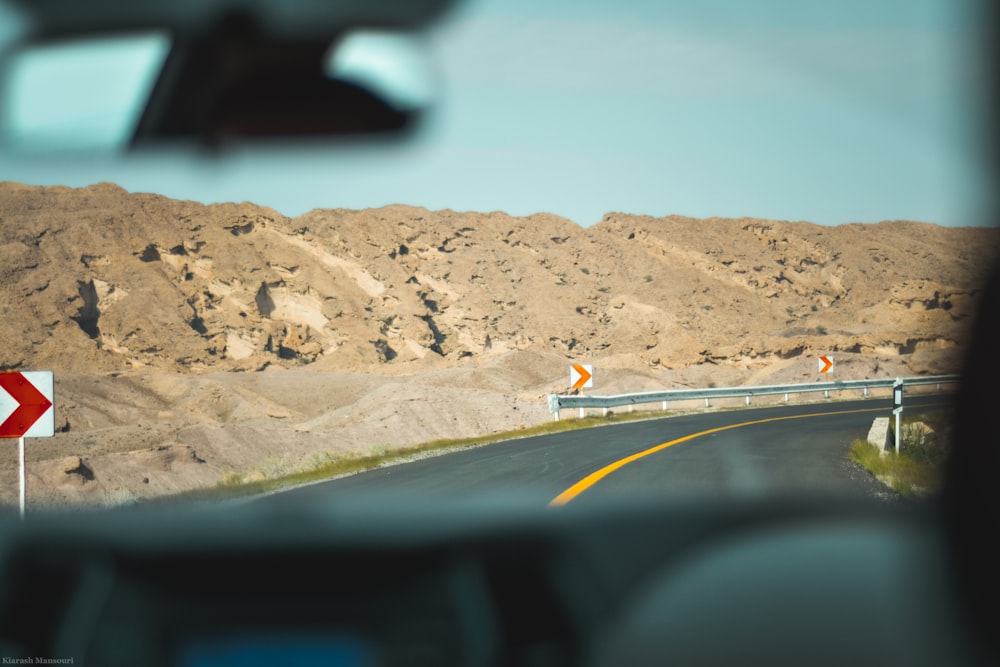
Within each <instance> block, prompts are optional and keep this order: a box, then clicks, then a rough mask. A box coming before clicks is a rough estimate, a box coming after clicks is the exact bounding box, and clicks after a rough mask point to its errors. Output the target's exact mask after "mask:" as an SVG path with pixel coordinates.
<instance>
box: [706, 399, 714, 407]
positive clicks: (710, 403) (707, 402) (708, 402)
mask: <svg viewBox="0 0 1000 667" xmlns="http://www.w3.org/2000/svg"><path fill="white" fill-rule="evenodd" d="M705 407H706V408H710V407H712V402H711V401H710V400H709V399H707V398H706V399H705Z"/></svg>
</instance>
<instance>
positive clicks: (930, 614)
mask: <svg viewBox="0 0 1000 667" xmlns="http://www.w3.org/2000/svg"><path fill="white" fill-rule="evenodd" d="M383 500H384V499H383ZM581 505H582V503H581ZM939 525H940V524H939V519H938V512H937V510H936V509H935V508H934V507H933V506H924V505H916V506H909V505H907V506H900V507H886V506H878V505H872V504H869V503H855V502H847V503H836V502H834V503H831V502H825V501H824V502H820V501H813V500H809V499H803V500H799V501H796V502H791V501H784V502H781V503H777V502H747V503H744V504H740V505H739V506H734V505H733V503H731V502H730V503H726V504H722V503H717V502H702V503H697V504H691V505H684V506H679V505H678V504H677V503H673V504H670V505H660V504H656V503H642V504H638V503H622V504H620V505H612V506H601V507H597V508H594V507H586V506H584V507H580V508H574V507H572V506H569V507H565V508H560V509H550V510H541V509H538V508H529V507H526V506H524V505H523V504H522V503H517V504H511V503H504V502H499V501H498V502H490V503H476V502H467V503H464V504H456V503H453V504H451V505H448V506H445V505H422V504H414V503H412V502H411V503H408V504H393V503H389V502H379V501H376V500H375V499H374V498H369V499H367V500H364V499H362V500H361V501H359V503H358V504H357V505H355V504H353V503H352V504H350V505H344V504H340V505H339V506H338V507H337V508H335V509H332V510H331V509H322V510H320V509H318V508H291V507H286V506H284V505H280V504H278V505H277V506H273V507H272V506H270V505H264V504H260V503H248V504H246V505H244V506H241V507H237V508H227V509H219V508H214V509H192V508H183V509H180V508H169V509H168V508H145V507H139V508H135V509H132V510H116V511H110V512H105V513H100V514H81V513H77V514H74V515H52V516H46V515H40V516H29V517H28V521H26V522H25V523H24V524H23V525H20V524H18V523H10V524H6V525H5V526H4V529H3V531H2V533H0V534H2V536H3V537H2V545H3V551H2V557H0V565H2V575H3V579H2V587H0V655H2V656H3V657H7V658H11V659H12V660H22V661H23V660H25V659H32V660H35V663H33V664H43V663H40V662H39V661H38V660H39V659H40V658H43V657H44V658H46V659H48V660H51V661H63V662H61V663H59V662H51V663H50V664H77V665H79V664H86V665H138V664H142V665H151V666H156V665H163V666H165V667H166V666H170V667H196V666H197V667H200V666H202V665H263V664H283V665H297V664H310V665H316V664H323V665H344V666H353V665H371V666H381V665H613V664H636V665H639V664H724V663H725V664H731V663H733V662H741V663H743V664H747V663H750V664H757V663H760V664H765V663H766V664H792V663H795V664H802V663H803V662H807V663H809V664H845V663H847V662H848V661H850V662H852V663H855V664H910V665H919V664H928V665H929V664H978V662H979V661H978V655H977V654H976V653H975V652H974V651H973V649H972V647H971V643H970V640H969V637H967V636H966V635H965V633H964V630H963V627H962V624H961V621H960V619H961V616H962V615H961V613H960V610H959V609H958V607H957V605H958V600H957V598H956V597H955V595H954V593H953V584H952V581H951V575H950V572H951V570H952V560H951V556H950V555H949V552H948V549H947V544H946V542H945V540H944V533H943V531H941V530H940V529H939ZM67 660H68V661H70V662H66V661H67ZM11 664H17V663H11ZM21 664H26V663H23V662H22V663H21Z"/></svg>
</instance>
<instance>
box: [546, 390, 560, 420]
mask: <svg viewBox="0 0 1000 667" xmlns="http://www.w3.org/2000/svg"><path fill="white" fill-rule="evenodd" d="M548 399H549V412H551V413H552V416H553V417H555V418H556V421H559V396H558V395H557V394H549V396H548Z"/></svg>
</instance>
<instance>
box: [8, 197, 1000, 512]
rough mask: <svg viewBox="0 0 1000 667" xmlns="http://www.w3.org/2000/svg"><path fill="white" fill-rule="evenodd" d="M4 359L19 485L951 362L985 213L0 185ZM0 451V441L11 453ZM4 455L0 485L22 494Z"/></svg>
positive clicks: (117, 491) (101, 493)
mask: <svg viewBox="0 0 1000 667" xmlns="http://www.w3.org/2000/svg"><path fill="white" fill-rule="evenodd" d="M0 229H2V235H0V300H2V303H3V317H2V318H0V337H2V340H3V341H4V345H3V346H2V348H0V369H3V370H12V369H18V370H22V369H34V370H48V369H51V370H53V371H55V373H56V391H57V399H58V400H57V414H56V419H57V424H58V425H59V426H60V428H61V429H62V430H61V432H60V433H58V434H57V435H56V437H54V438H51V439H47V440H41V439H38V440H35V441H32V443H31V449H30V453H29V461H31V464H30V465H29V489H30V490H29V499H30V498H31V497H32V496H31V494H32V493H34V494H35V496H36V498H37V500H38V502H42V501H48V500H69V501H74V502H75V501H78V500H82V501H88V502H90V501H100V499H102V498H107V497H109V496H114V497H119V496H143V495H157V494H161V493H167V492H170V491H173V490H177V489H184V488H191V487H192V486H197V485H203V484H213V483H215V482H217V481H218V480H219V479H220V478H221V477H222V476H223V475H225V474H226V473H228V472H232V471H237V470H247V469H250V468H253V467H259V466H261V465H263V464H268V465H272V466H275V467H281V466H284V467H290V468H294V467H295V466H296V465H298V464H299V463H301V462H302V461H304V460H307V459H308V458H309V457H313V456H316V455H320V454H324V455H325V454H339V453H346V452H363V451H368V450H369V449H370V448H373V447H374V448H390V447H394V446H400V445H406V444H412V443H414V442H419V441H422V440H429V439H433V438H439V437H456V436H465V435H473V434H479V433H484V432H490V431H494V430H501V429H507V428H516V427H517V426H518V425H520V424H532V423H537V422H539V421H541V420H543V419H547V418H548V416H547V413H546V411H545V402H544V395H545V394H546V393H548V392H551V391H562V390H564V389H565V388H566V384H567V380H568V372H567V363H568V362H569V361H576V362H584V363H592V364H594V366H595V369H596V370H597V377H596V380H597V385H596V386H595V388H594V390H593V393H595V394H600V393H616V392H620V391H634V390H642V389H652V388H659V387H665V386H666V387H669V386H691V385H699V384H702V385H703V384H709V383H715V384H717V385H720V386H721V385H726V384H742V383H753V384H759V383H764V382H768V381H772V380H773V381H778V380H782V381H785V380H790V381H810V380H815V379H816V362H815V357H816V356H817V355H819V354H834V355H836V356H837V369H836V372H837V374H838V375H837V376H836V377H838V378H841V379H848V378H854V377H877V376H883V375H884V376H886V377H891V376H893V375H897V374H907V375H909V374H917V373H928V372H929V373H941V372H953V371H955V370H956V369H957V362H958V358H959V356H960V352H961V349H962V344H963V341H964V335H965V331H966V327H967V325H968V323H969V318H970V317H971V315H972V314H973V312H974V307H975V302H976V293H977V290H978V288H979V287H980V285H981V284H982V281H983V279H984V276H985V272H986V270H987V269H988V268H989V266H990V262H991V260H992V259H993V258H994V257H995V256H996V252H997V250H998V248H1000V243H998V242H1000V235H998V233H997V230H994V229H982V228H944V227H938V226H935V225H930V224H924V223H915V222H904V221H897V222H883V223H879V224H873V225H863V224H851V225H842V226H838V227H821V226H817V225H813V224H809V223H806V222H779V221H766V220H753V219H739V220H733V219H714V218H713V219H707V220H697V219H690V218H683V217H677V216H671V217H667V218H650V217H646V216H634V215H626V214H618V213H611V214H608V215H606V216H605V217H604V219H603V220H602V221H601V222H600V223H598V224H597V225H594V226H593V227H590V228H586V229H584V228H581V227H579V226H577V225H576V224H574V223H572V222H570V221H567V220H564V219H561V218H558V217H556V216H552V215H545V214H539V215H534V216H530V217H526V218H515V217H511V216H508V215H506V214H504V213H499V212H493V213H471V212H455V211H449V210H443V211H428V210H425V209H421V208H413V207H407V206H390V207H385V208H380V209H372V210H365V211H352V210H343V209H324V210H315V211H312V212H310V213H307V214H305V215H303V216H300V217H297V218H288V217H285V216H282V215H281V214H280V213H278V212H276V211H274V210H271V209H267V208H263V207H260V206H256V205H253V204H249V203H243V204H219V205H211V206H206V205H202V204H198V203H195V202H189V201H176V200H171V199H168V198H165V197H161V196H158V195H152V194H130V193H128V192H126V191H125V190H123V189H121V188H119V187H117V186H115V185H111V184H99V185H95V186H91V187H88V188H83V189H70V188H60V187H45V188H43V187H34V186H25V185H18V184H13V183H0ZM11 451H13V449H11ZM14 463H15V457H14V456H13V455H11V456H4V458H3V462H2V465H0V473H2V475H3V479H2V484H3V497H2V500H4V501H6V502H11V501H12V500H13V499H14V497H15V495H14V494H15V493H16V477H15V476H14V475H13V470H14V468H13V465H14Z"/></svg>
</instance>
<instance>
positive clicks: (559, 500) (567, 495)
mask: <svg viewBox="0 0 1000 667" xmlns="http://www.w3.org/2000/svg"><path fill="white" fill-rule="evenodd" d="M885 409H886V408H885V406H882V407H878V408H861V409H858V410H840V411H836V412H814V413H811V414H807V415H791V416H788V417H771V418H769V419H758V420H755V421H749V422H741V423H739V424H729V425H728V426H719V427H718V428H710V429H708V430H707V431H699V432H698V433H692V434H690V435H685V436H684V437H682V438H677V439H676V440H671V441H670V442H664V443H661V444H659V445H656V446H654V447H650V448H649V449H646V450H643V451H641V452H638V453H636V454H632V455H631V456H626V457H625V458H623V459H618V460H617V461H615V462H614V463H609V464H608V465H606V466H604V467H603V468H601V469H600V470H597V471H595V472H592V473H590V474H589V475H587V476H586V477H584V478H583V479H581V480H580V481H579V482H577V483H576V484H574V485H573V486H571V487H569V488H568V489H566V490H565V491H563V492H562V493H560V494H559V495H558V496H556V497H555V498H553V499H552V501H551V502H550V503H549V507H561V506H562V505H565V504H566V503H568V502H569V501H571V500H573V499H574V498H576V497H577V496H578V495H580V494H581V493H583V492H584V491H586V490H587V489H589V488H590V487H592V486H594V485H595V484H597V483H598V482H600V481H601V480H602V479H604V478H605V477H607V476H608V475H610V474H611V473H613V472H614V471H616V470H618V469H619V468H622V467H624V466H626V465H628V464H629V463H632V462H633V461H638V460H639V459H641V458H643V457H644V456H649V455H650V454H655V453H656V452H659V451H661V450H664V449H666V448H667V447H673V446H674V445H679V444H680V443H682V442H687V441H688V440H694V439H695V438H700V437H702V436H705V435H711V434H712V433H719V432H720V431H728V430H730V429H734V428H741V427H743V426H753V425H754V424H766V423H768V422H780V421H786V420H789V419H807V418H809V417H826V416H829V415H849V414H854V413H858V412H884V411H885Z"/></svg>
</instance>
